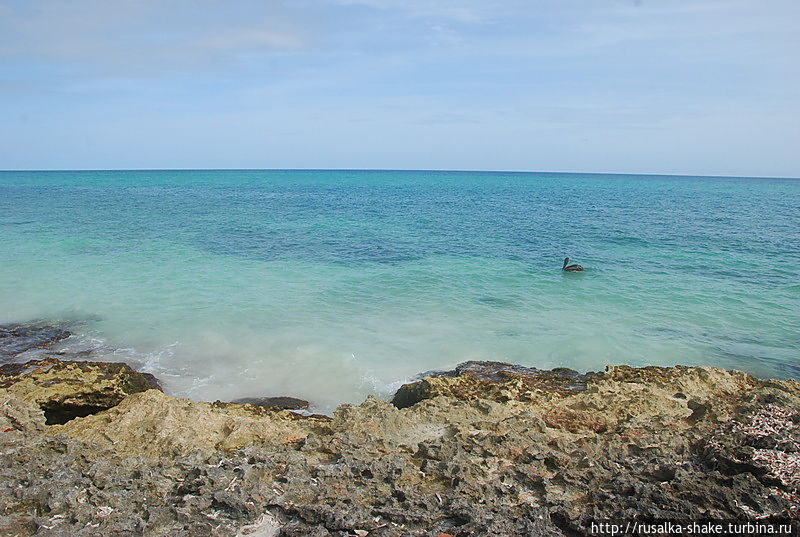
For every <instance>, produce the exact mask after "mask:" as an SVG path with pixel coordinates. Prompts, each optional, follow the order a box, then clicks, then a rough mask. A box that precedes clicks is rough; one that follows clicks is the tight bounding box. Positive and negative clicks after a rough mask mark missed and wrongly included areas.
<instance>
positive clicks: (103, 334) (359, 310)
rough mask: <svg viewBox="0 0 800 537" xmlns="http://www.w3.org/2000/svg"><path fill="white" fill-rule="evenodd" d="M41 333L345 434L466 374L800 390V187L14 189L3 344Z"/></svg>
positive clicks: (357, 181) (156, 184)
mask: <svg viewBox="0 0 800 537" xmlns="http://www.w3.org/2000/svg"><path fill="white" fill-rule="evenodd" d="M567 256H569V257H570V258H572V261H573V262H576V263H580V264H581V265H583V266H584V267H586V270H585V271H584V272H581V273H575V274H569V273H564V272H562V271H561V265H562V260H563V258H564V257H567ZM30 320H45V321H47V322H53V323H59V322H63V323H68V324H69V326H70V327H71V330H72V331H73V332H75V335H74V336H72V337H70V338H69V339H67V340H65V341H64V342H62V343H61V346H62V347H63V348H67V349H91V350H93V352H94V359H104V360H111V361H125V362H128V363H130V364H131V365H132V366H134V367H136V368H139V369H142V370H144V371H147V372H151V373H153V374H155V375H156V376H157V377H159V379H161V381H162V382H163V384H164V387H165V391H166V392H167V393H169V394H171V395H176V396H183V397H190V398H194V399H200V400H216V399H220V400H232V399H235V398H238V397H259V396H271V395H292V396H296V397H301V398H305V399H308V400H310V401H311V402H312V403H313V404H314V407H315V408H316V409H317V410H319V411H323V412H328V411H330V410H331V409H332V408H334V407H335V405H337V404H339V403H343V402H352V403H359V402H361V401H362V400H363V399H364V398H365V397H366V396H368V395H374V396H377V397H381V398H388V397H390V396H391V394H392V393H393V392H394V390H395V389H396V388H397V387H398V386H399V385H400V384H402V383H403V382H405V381H407V380H408V379H410V378H412V377H413V376H414V375H416V374H418V373H420V372H423V371H428V370H433V369H444V368H449V367H451V366H453V365H455V364H457V363H459V362H462V361H465V360H499V361H507V362H512V363H515V364H521V365H526V366H533V367H538V368H552V367H569V368H573V369H577V370H579V371H587V370H594V371H596V370H602V369H603V368H604V367H605V366H606V365H607V364H629V365H633V366H644V365H675V364H685V365H710V366H718V367H725V368H734V369H741V370H744V371H748V372H750V373H753V374H755V375H757V376H759V377H778V378H798V377H800V180H796V179H767V178H721V177H688V176H652V175H606V174H572V173H510V172H508V173H507V172H491V173H487V172H438V171H351V170H340V171H322V170H320V171H299V170H295V171H281V170H267V171H262V170H236V171H213V170H208V171H194V170H192V171H189V170H187V171H63V172H61V171H59V172H22V171H20V172H13V171H11V172H0V323H2V322H21V321H30Z"/></svg>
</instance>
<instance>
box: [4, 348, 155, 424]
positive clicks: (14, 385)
mask: <svg viewBox="0 0 800 537" xmlns="http://www.w3.org/2000/svg"><path fill="white" fill-rule="evenodd" d="M0 388H4V389H6V390H8V391H9V392H11V393H14V394H17V395H18V396H19V397H21V398H22V399H24V400H26V401H32V402H34V403H36V404H37V405H39V407H40V408H41V409H42V410H43V411H44V414H45V417H46V420H47V424H48V425H52V424H57V423H65V422H66V421H69V420H71V419H73V418H75V417H80V416H88V415H90V414H94V413H97V412H100V411H102V410H106V409H108V408H111V407H113V406H116V405H118V404H119V403H120V402H121V401H122V400H123V399H124V398H125V397H126V396H128V395H130V394H133V393H138V392H142V391H145V390H151V389H158V390H160V389H161V388H160V386H159V384H158V381H157V380H156V378H155V377H154V376H152V375H149V374H147V373H138V372H136V371H134V370H133V369H131V368H130V367H129V366H128V365H127V364H123V363H109V362H62V361H61V360H58V359H56V358H45V359H43V360H31V361H29V362H26V363H24V364H5V365H3V366H0Z"/></svg>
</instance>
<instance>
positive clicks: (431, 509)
mask: <svg viewBox="0 0 800 537" xmlns="http://www.w3.org/2000/svg"><path fill="white" fill-rule="evenodd" d="M68 335H69V334H68V332H66V331H64V330H61V329H59V328H57V327H49V326H45V325H37V326H31V325H27V326H25V325H10V326H2V327H0V536H3V537H5V536H32V535H36V536H71V535H80V536H129V535H133V536H135V535H144V536H156V535H158V536H161V535H169V536H176V537H178V536H181V537H184V536H185V537H189V536H197V537H200V536H220V537H221V536H252V537H268V536H283V537H291V536H318V537H323V536H336V537H344V536H358V537H365V536H370V537H399V536H433V537H438V536H441V535H449V536H453V537H466V536H483V535H487V536H489V535H491V536H508V537H511V536H514V537H517V536H540V535H541V536H544V535H547V536H569V537H571V536H580V535H588V534H589V524H590V523H591V521H593V520H600V519H603V520H608V519H617V520H619V519H633V518H637V517H640V518H642V517H643V518H650V519H665V520H676V521H686V520H696V519H736V520H762V521H769V520H777V519H790V520H792V522H791V523H792V524H793V528H794V531H795V532H796V534H797V532H798V531H800V525H799V524H798V522H799V519H800V383H798V382H797V381H792V380H759V379H756V378H754V377H752V376H750V375H748V374H745V373H742V372H738V371H726V370H722V369H715V368H710V367H681V366H676V367H670V368H660V367H646V368H640V369H636V368H631V367H627V366H609V367H607V368H606V369H605V371H603V372H599V373H588V374H579V373H577V372H575V371H571V370H567V369H555V370H552V371H540V370H536V369H530V368H525V367H520V366H514V365H511V364H501V363H494V362H468V363H465V364H462V365H460V366H458V368H456V369H455V370H453V371H449V372H431V373H427V374H424V375H423V376H422V378H420V380H418V381H416V382H413V383H410V384H407V385H405V386H403V387H402V388H400V390H398V392H397V394H396V395H395V396H394V399H393V400H392V401H391V402H387V401H381V400H378V399H374V398H368V399H367V400H366V401H364V402H363V403H362V404H360V405H341V406H340V407H339V408H337V410H336V411H335V413H334V414H333V416H322V415H313V414H309V413H308V412H306V413H305V414H301V413H298V412H295V411H292V410H287V408H304V407H305V406H307V403H306V402H304V401H299V400H293V399H292V398H278V399H276V400H272V403H270V400H269V399H268V398H267V399H265V400H263V401H262V400H257V401H244V402H216V403H206V402H198V401H190V400H187V399H177V398H174V397H170V396H167V395H165V394H164V393H162V391H161V390H160V387H159V385H158V381H157V379H155V378H153V377H152V376H150V375H146V374H142V373H138V372H136V371H134V370H133V369H131V368H130V367H128V366H127V365H125V364H119V363H103V362H90V361H81V360H67V359H66V358H67V357H65V356H63V355H57V354H54V353H49V352H48V347H49V345H50V344H52V343H53V342H55V341H57V340H59V339H63V338H64V337H67V336H68ZM31 352H33V353H34V358H33V359H30V360H28V359H27V358H29V357H30V353H31ZM26 353H28V354H26ZM265 395H283V394H265ZM254 403H256V404H254ZM304 403H306V404H305V405H304Z"/></svg>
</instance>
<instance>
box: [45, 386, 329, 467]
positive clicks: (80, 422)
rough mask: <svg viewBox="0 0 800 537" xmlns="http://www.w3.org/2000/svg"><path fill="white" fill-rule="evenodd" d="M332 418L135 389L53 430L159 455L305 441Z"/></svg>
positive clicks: (126, 450) (117, 448) (132, 451)
mask: <svg viewBox="0 0 800 537" xmlns="http://www.w3.org/2000/svg"><path fill="white" fill-rule="evenodd" d="M326 421H328V419H327V418H326V419H320V418H307V417H304V416H300V415H298V414H296V413H294V412H289V411H279V410H272V409H266V408H263V407H258V406H254V405H242V404H237V403H204V402H200V401H190V400H188V399H176V398H174V397H169V396H166V395H164V394H163V393H161V392H160V391H157V390H149V391H145V392H142V393H136V394H134V395H131V396H129V397H127V398H125V399H124V400H123V401H122V402H121V403H120V404H119V405H117V406H115V407H114V408H112V409H109V410H107V411H106V412H102V413H99V414H95V415H93V416H87V417H85V418H81V419H75V420H72V421H70V422H69V423H65V424H64V425H60V426H56V427H53V428H51V432H52V433H66V434H67V435H69V436H70V437H72V438H75V439H78V440H82V441H84V442H89V443H93V444H98V445H102V446H105V447H108V448H110V449H113V450H114V451H116V452H117V453H124V454H130V455H137V456H148V457H159V456H162V457H163V456H174V455H186V454H190V453H194V452H211V451H214V450H223V451H225V450H233V449H238V448H241V447H243V446H246V445H251V444H256V443H268V444H278V445H289V444H292V443H296V442H302V441H303V439H304V438H305V437H306V436H308V434H309V433H310V432H311V431H313V430H314V429H315V428H316V427H317V426H318V425H319V424H324V423H325V422H326Z"/></svg>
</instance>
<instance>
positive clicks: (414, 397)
mask: <svg viewBox="0 0 800 537" xmlns="http://www.w3.org/2000/svg"><path fill="white" fill-rule="evenodd" d="M422 376H423V377H424V378H422V379H421V380H418V381H416V382H412V383H410V384H405V385H403V386H401V387H400V389H399V390H398V391H397V393H395V395H394V398H393V399H392V403H394V404H395V406H397V407H398V408H407V407H409V406H412V405H414V404H416V403H418V402H420V401H423V400H425V399H430V398H432V397H436V396H437V395H444V396H447V397H455V398H457V399H491V400H495V401H500V402H504V401H511V400H520V401H533V400H537V399H540V398H552V397H558V396H563V395H568V394H571V393H576V392H579V391H582V390H585V389H586V386H587V383H588V382H589V381H590V380H592V379H593V378H596V377H599V376H600V375H599V374H598V373H586V374H580V373H578V372H577V371H573V370H572V369H567V368H556V369H552V370H546V371H545V370H540V369H536V368H531V367H522V366H518V365H513V364H507V363H503V362H475V361H471V362H464V363H462V364H460V365H458V366H457V367H456V368H455V369H453V370H452V371H432V372H428V373H423V375H422Z"/></svg>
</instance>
